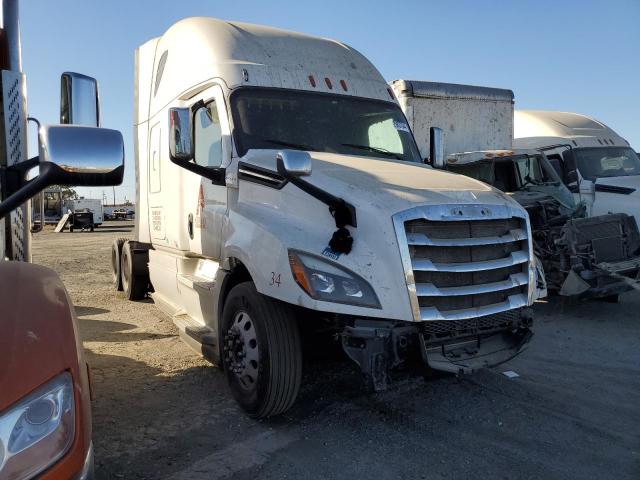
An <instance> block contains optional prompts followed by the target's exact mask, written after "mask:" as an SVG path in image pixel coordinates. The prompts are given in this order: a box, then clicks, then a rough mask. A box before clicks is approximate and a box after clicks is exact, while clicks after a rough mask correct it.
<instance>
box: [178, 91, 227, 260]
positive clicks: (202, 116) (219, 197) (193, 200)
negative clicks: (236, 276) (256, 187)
mask: <svg viewBox="0 0 640 480" xmlns="http://www.w3.org/2000/svg"><path fill="white" fill-rule="evenodd" d="M193 100H194V103H195V102H198V101H199V100H202V102H203V103H204V106H203V107H201V108H199V109H198V110H196V112H195V113H194V119H193V136H194V143H195V158H194V160H195V162H196V163H197V164H198V165H203V166H207V167H226V166H228V165H229V163H230V161H231V136H230V129H229V122H228V120H227V110H226V106H225V101H224V96H223V93H222V89H221V88H220V87H218V86H214V87H212V88H209V89H207V90H205V91H204V92H202V94H199V95H198V96H197V97H196V98H194V99H193ZM185 195H188V196H189V198H185V199H184V201H185V205H186V206H187V222H186V225H187V229H188V233H189V239H190V240H189V243H190V248H189V250H191V252H193V253H196V254H201V255H203V256H205V257H209V258H212V259H214V260H218V259H219V258H220V251H221V247H222V239H221V233H222V226H223V222H224V218H225V214H226V211H227V187H226V186H225V185H214V184H212V183H211V181H209V180H207V179H206V178H203V177H200V180H199V186H198V188H197V189H196V191H190V189H186V190H185Z"/></svg>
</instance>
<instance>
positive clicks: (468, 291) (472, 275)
mask: <svg viewBox="0 0 640 480" xmlns="http://www.w3.org/2000/svg"><path fill="white" fill-rule="evenodd" d="M522 215H523V213H522V212H520V211H518V210H515V209H513V208H511V207H508V206H481V205H447V206H436V207H421V208H416V209H412V210H410V211H408V212H402V213H401V214H398V215H396V216H395V217H394V223H395V225H396V233H397V234H398V238H399V241H400V243H401V245H400V250H401V254H402V255H403V262H404V265H405V273H406V275H407V285H408V287H409V295H410V299H411V302H412V307H413V309H414V316H415V317H416V320H436V321H439V320H446V321H450V320H464V319H471V318H478V317H482V316H486V315H494V314H497V313H500V312H504V311H508V310H511V309H515V308H520V307H523V306H525V305H526V304H527V296H528V288H529V255H530V253H529V243H528V235H529V233H528V232H529V230H528V226H527V222H526V219H525V218H524V217H523V216H522Z"/></svg>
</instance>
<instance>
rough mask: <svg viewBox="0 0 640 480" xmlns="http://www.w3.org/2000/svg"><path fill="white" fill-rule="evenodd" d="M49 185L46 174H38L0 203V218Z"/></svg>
mask: <svg viewBox="0 0 640 480" xmlns="http://www.w3.org/2000/svg"><path fill="white" fill-rule="evenodd" d="M48 186H49V179H48V178H47V175H38V176H37V177H36V178H34V179H32V180H29V181H27V182H26V183H25V184H24V185H23V186H22V187H21V188H19V189H18V190H17V191H15V192H14V193H13V194H11V195H9V197H8V198H7V199H6V200H4V201H3V202H2V203H0V219H1V218H4V216H5V215H7V214H8V213H10V212H11V211H12V210H15V209H16V208H18V207H19V206H20V205H22V204H23V203H24V202H26V201H27V200H29V199H30V198H31V197H34V196H36V195H37V194H38V193H40V191H42V190H44V189H45V188H46V187H48Z"/></svg>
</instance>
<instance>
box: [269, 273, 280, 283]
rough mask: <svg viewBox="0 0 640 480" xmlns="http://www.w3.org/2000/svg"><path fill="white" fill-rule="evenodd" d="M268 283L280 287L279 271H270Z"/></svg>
mask: <svg viewBox="0 0 640 480" xmlns="http://www.w3.org/2000/svg"><path fill="white" fill-rule="evenodd" d="M269 285H271V286H273V285H277V286H278V287H280V274H279V273H276V272H271V282H270V283H269Z"/></svg>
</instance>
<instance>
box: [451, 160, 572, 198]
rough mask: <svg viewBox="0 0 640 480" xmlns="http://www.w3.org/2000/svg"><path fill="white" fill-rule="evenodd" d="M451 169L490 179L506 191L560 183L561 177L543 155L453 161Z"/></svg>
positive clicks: (489, 182) (488, 180)
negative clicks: (465, 161)
mask: <svg viewBox="0 0 640 480" xmlns="http://www.w3.org/2000/svg"><path fill="white" fill-rule="evenodd" d="M448 169H449V170H451V171H453V172H456V173H460V174H462V175H466V176H468V177H472V178H475V179H477V180H480V181H482V182H485V183H488V184H490V185H492V186H494V187H496V188H497V189H498V190H502V191H503V192H515V191H518V190H521V189H526V188H527V187H528V186H531V185H533V186H535V185H544V184H548V183H558V184H559V183H560V179H559V178H558V176H557V174H556V173H555V171H554V170H553V167H551V166H550V165H548V164H547V163H546V162H545V161H543V158H542V157H541V156H539V155H523V156H517V157H503V158H495V159H486V160H482V161H479V162H473V163H467V164H464V163H463V164H456V163H450V164H449V165H448Z"/></svg>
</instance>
